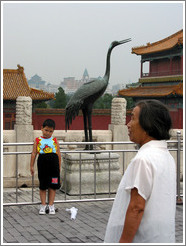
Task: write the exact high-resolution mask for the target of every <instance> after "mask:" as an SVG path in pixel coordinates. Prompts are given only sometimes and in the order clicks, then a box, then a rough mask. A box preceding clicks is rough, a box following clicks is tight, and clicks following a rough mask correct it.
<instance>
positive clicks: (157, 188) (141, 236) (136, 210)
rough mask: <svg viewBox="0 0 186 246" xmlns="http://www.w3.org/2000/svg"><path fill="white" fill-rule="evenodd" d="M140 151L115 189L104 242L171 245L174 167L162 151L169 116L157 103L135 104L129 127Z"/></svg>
mask: <svg viewBox="0 0 186 246" xmlns="http://www.w3.org/2000/svg"><path fill="white" fill-rule="evenodd" d="M127 126H128V133H129V137H130V140H131V141H133V142H135V143H137V144H138V145H139V146H140V149H139V151H138V153H137V154H136V156H135V157H134V158H133V159H132V160H131V162H130V164H129V165H128V167H127V170H126V172H125V173H124V176H123V177H122V180H121V182H120V185H119V187H118V191H117V194H116V197H115V201H114V203H113V207H112V210H111V214H110V217H109V221H108V225H107V229H106V234H105V240H104V242H105V243H175V212H176V166H175V162H174V159H173V157H172V156H171V154H170V153H169V151H168V150H167V143H166V141H165V140H168V139H169V138H170V136H169V130H170V128H171V118H170V115H169V111H168V109H167V108H166V107H165V105H164V104H162V103H161V102H159V101H157V100H146V101H141V102H139V103H138V104H137V105H136V107H135V108H134V109H133V111H132V117H131V120H130V122H129V123H128V125H127Z"/></svg>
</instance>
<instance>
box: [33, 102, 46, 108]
mask: <svg viewBox="0 0 186 246" xmlns="http://www.w3.org/2000/svg"><path fill="white" fill-rule="evenodd" d="M34 108H47V104H46V102H43V101H42V102H40V103H37V104H35V105H34Z"/></svg>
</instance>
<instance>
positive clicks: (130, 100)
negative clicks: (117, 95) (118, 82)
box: [125, 97, 135, 109]
mask: <svg viewBox="0 0 186 246" xmlns="http://www.w3.org/2000/svg"><path fill="white" fill-rule="evenodd" d="M125 99H126V100H127V109H132V108H133V107H134V104H135V103H134V100H133V98H132V97H125Z"/></svg>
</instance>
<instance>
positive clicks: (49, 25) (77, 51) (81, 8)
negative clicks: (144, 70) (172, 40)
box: [1, 1, 185, 85]
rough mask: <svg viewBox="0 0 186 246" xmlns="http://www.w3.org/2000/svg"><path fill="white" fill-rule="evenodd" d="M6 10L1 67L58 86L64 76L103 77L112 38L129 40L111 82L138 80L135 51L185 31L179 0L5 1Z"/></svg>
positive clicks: (115, 60)
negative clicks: (134, 0) (144, 0)
mask: <svg viewBox="0 0 186 246" xmlns="http://www.w3.org/2000/svg"><path fill="white" fill-rule="evenodd" d="M1 4H3V5H2V6H1V10H2V11H3V23H2V25H1V27H2V29H1V30H2V37H3V38H2V41H3V68H7V69H17V64H20V65H21V66H23V67H24V71H25V74H26V77H27V78H28V79H30V78H31V77H32V76H34V75H35V74H37V75H39V76H40V77H41V78H42V79H43V80H45V81H46V82H50V83H54V84H59V83H60V82H61V81H63V78H64V77H75V78H76V79H78V80H79V79H81V78H82V75H83V72H84V69H85V68H87V70H88V73H89V76H90V77H98V76H103V75H104V73H105V66H106V55H107V50H108V47H109V45H110V43H111V42H112V41H114V40H123V39H126V38H131V39H132V41H131V42H129V43H126V44H123V45H121V46H117V47H116V48H115V49H114V50H113V52H112V56H111V75H110V81H109V83H110V84H111V85H114V84H117V83H123V84H126V83H130V82H131V83H132V82H137V81H138V79H139V76H140V58H141V57H140V56H137V55H135V54H131V50H132V47H136V46H141V45H146V43H148V42H151V43H152V42H156V41H159V40H161V39H163V38H166V37H167V36H169V35H172V34H174V33H175V32H177V31H179V30H181V29H182V28H183V23H184V20H183V18H185V16H184V14H185V13H183V11H184V9H185V7H184V6H183V5H184V1H175V2H172V1H170V2H163V1H161V2H132V1H130V2H126V1H123V2H122V1H119V2H117V1H113V2H101V1H92V2H85V1H83V2H79V1H72V2H71V1H67V2H64V1H57V2H55V1H52V2H39V1H38V2H34V1H30V2H22V1H21V2H6V1H4V2H3V1H2V2H1Z"/></svg>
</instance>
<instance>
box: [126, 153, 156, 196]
mask: <svg viewBox="0 0 186 246" xmlns="http://www.w3.org/2000/svg"><path fill="white" fill-rule="evenodd" d="M130 165H131V166H130V170H128V171H129V172H128V179H127V182H126V183H125V187H124V188H125V189H126V190H131V189H133V188H137V189H138V193H139V194H140V195H141V196H142V197H143V198H144V199H145V200H147V199H148V198H149V196H150V194H151V190H152V184H153V172H152V166H151V165H150V163H148V161H147V160H145V159H141V158H135V159H133V161H132V162H131V163H130Z"/></svg>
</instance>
